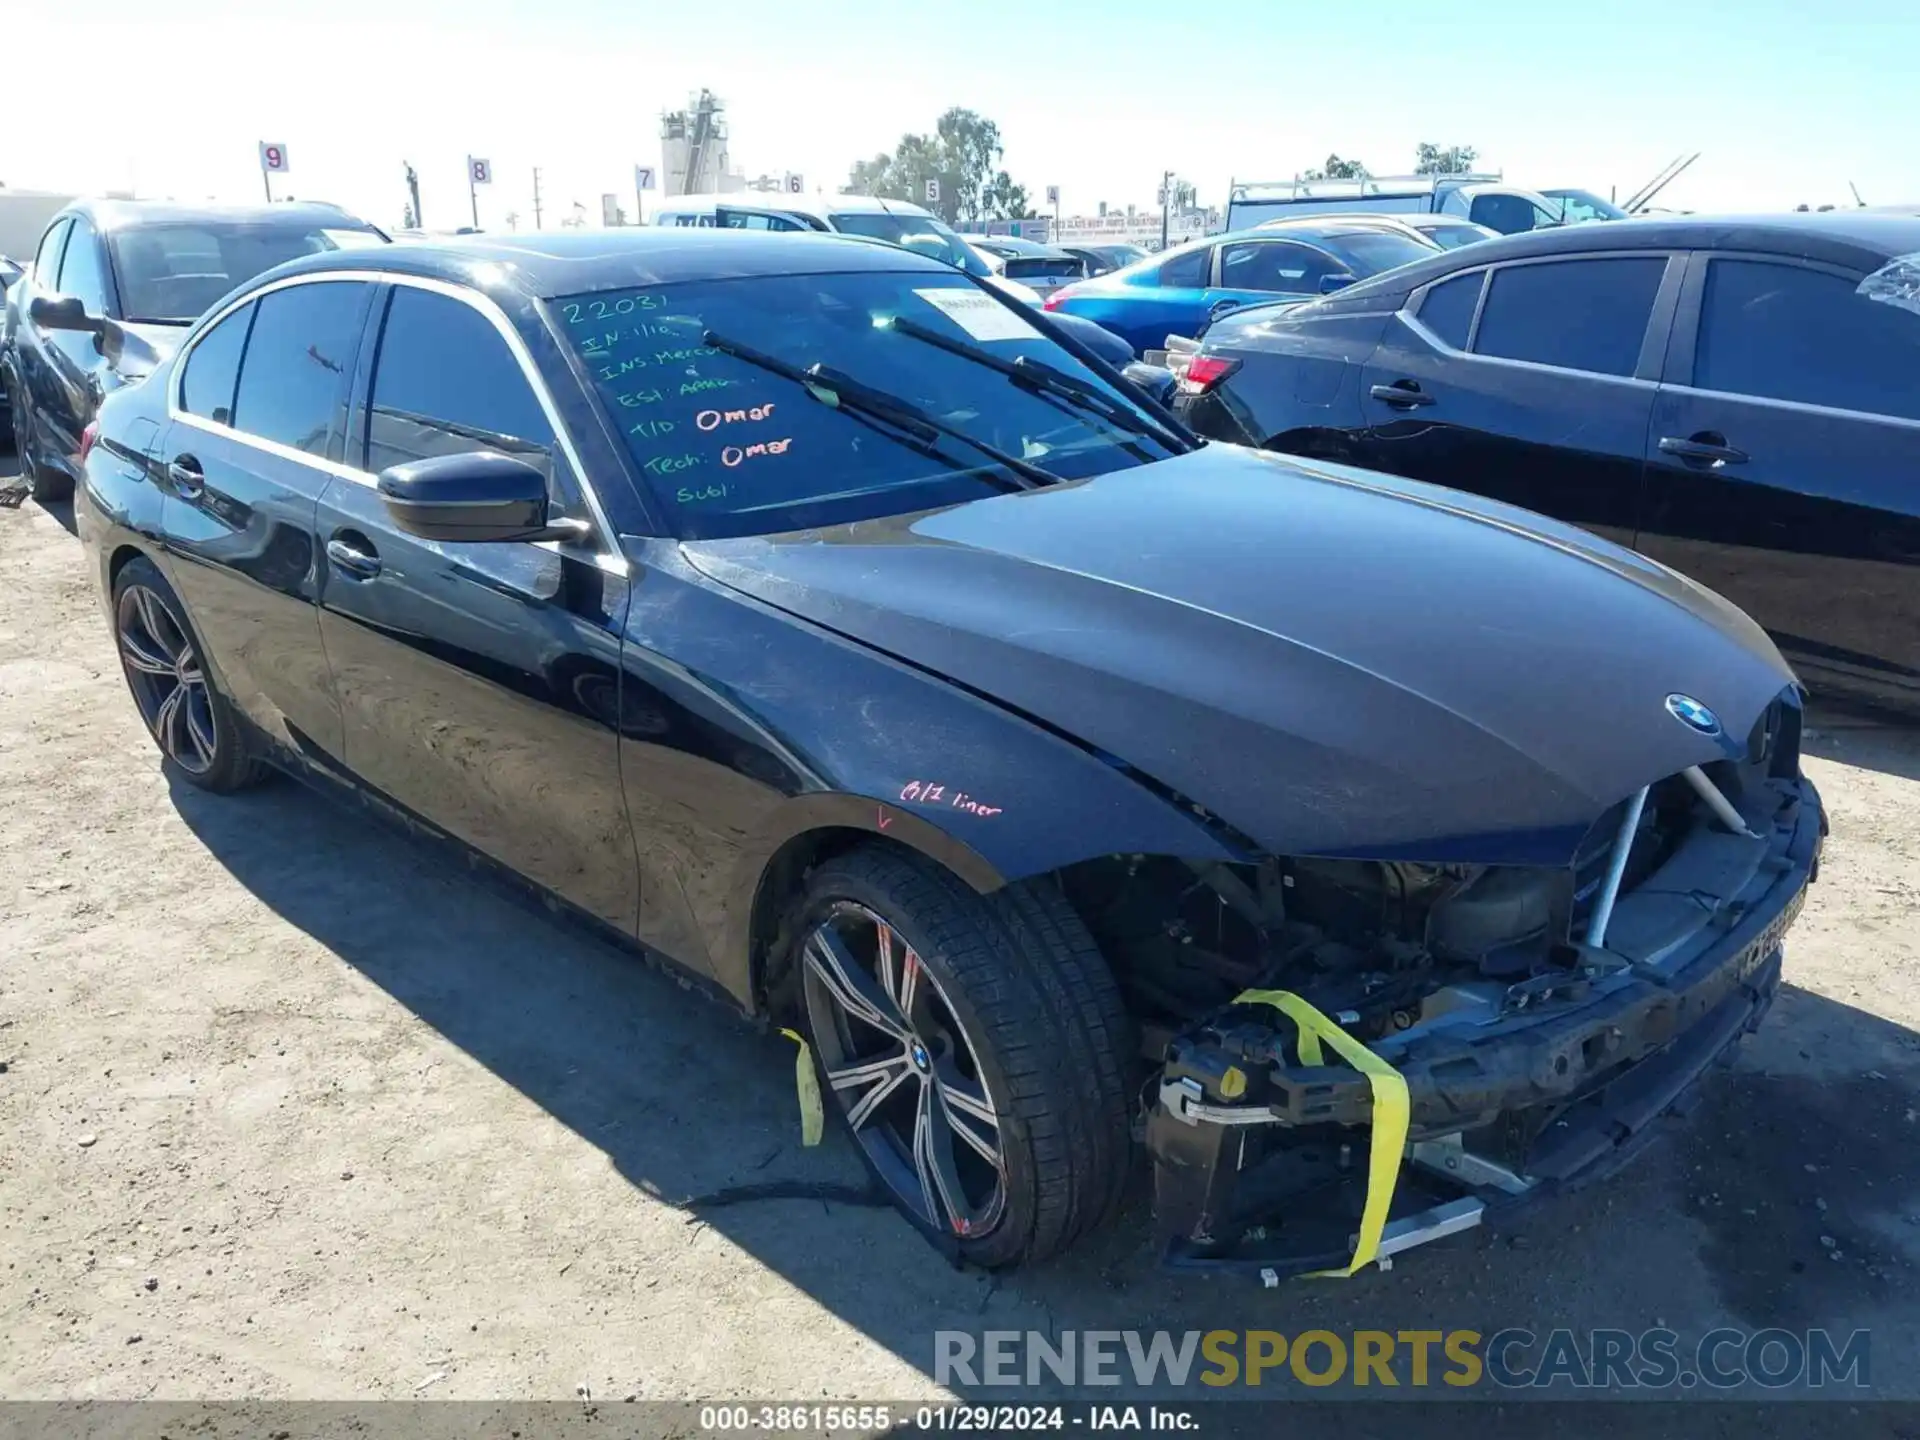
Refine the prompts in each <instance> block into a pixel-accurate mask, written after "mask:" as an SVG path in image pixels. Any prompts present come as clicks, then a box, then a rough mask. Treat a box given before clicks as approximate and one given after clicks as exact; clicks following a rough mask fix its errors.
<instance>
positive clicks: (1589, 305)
mask: <svg viewBox="0 0 1920 1440" xmlns="http://www.w3.org/2000/svg"><path fill="white" fill-rule="evenodd" d="M1666 270H1667V261H1666V257H1665V256H1663V255H1627V256H1617V257H1616V256H1607V257H1595V258H1588V259H1579V260H1554V261H1550V262H1547V263H1545V264H1538V265H1510V266H1505V267H1503V268H1501V269H1498V270H1495V271H1494V272H1493V279H1492V285H1491V288H1490V289H1489V290H1488V291H1487V299H1486V304H1485V305H1484V306H1483V307H1482V308H1481V313H1480V328H1479V330H1478V331H1476V332H1475V334H1474V337H1473V349H1474V353H1475V354H1476V355H1493V356H1498V357H1499V358H1501V359H1505V360H1530V361H1532V362H1534V363H1535V364H1538V365H1557V366H1559V367H1561V368H1562V369H1566V370H1586V371H1591V372H1592V373H1593V374H1596V375H1631V374H1632V373H1633V370H1634V366H1635V365H1636V364H1637V363H1638V362H1639V359H1640V347H1641V344H1642V342H1644V341H1645V339H1646V335H1647V322H1648V321H1649V320H1651V319H1652V318H1653V302H1654V298H1655V297H1656V296H1657V295H1658V294H1659V293H1660V281H1661V277H1662V276H1664V275H1665V274H1666Z"/></svg>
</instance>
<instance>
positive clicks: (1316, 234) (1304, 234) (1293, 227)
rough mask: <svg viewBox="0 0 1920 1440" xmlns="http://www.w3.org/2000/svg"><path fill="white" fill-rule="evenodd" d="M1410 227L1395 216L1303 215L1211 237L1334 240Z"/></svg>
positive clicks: (1221, 238)
mask: <svg viewBox="0 0 1920 1440" xmlns="http://www.w3.org/2000/svg"><path fill="white" fill-rule="evenodd" d="M1410 228H1411V227H1410V226H1408V224H1407V222H1406V221H1405V220H1402V219H1401V218H1400V217H1398V216H1396V215H1389V214H1385V213H1382V214H1378V215H1367V214H1360V215H1338V214H1335V215H1324V214H1323V215H1302V216H1299V217H1298V218H1294V217H1291V216H1281V217H1279V218H1277V219H1273V220H1266V221H1262V222H1261V223H1260V224H1258V225H1255V226H1253V227H1251V228H1250V229H1246V230H1230V231H1228V232H1227V233H1226V234H1224V235H1209V236H1208V237H1207V238H1208V239H1209V240H1214V241H1219V240H1272V239H1274V238H1275V237H1276V236H1291V237H1292V238H1294V239H1296V240H1331V239H1334V238H1336V237H1338V236H1341V235H1355V234H1359V233H1360V232H1362V231H1367V230H1390V231H1394V232H1397V233H1400V234H1404V233H1406V231H1407V230H1408V229H1410Z"/></svg>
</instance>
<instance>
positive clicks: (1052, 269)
mask: <svg viewBox="0 0 1920 1440" xmlns="http://www.w3.org/2000/svg"><path fill="white" fill-rule="evenodd" d="M1086 271H1087V262H1086V261H1084V260H1079V259H1076V258H1074V257H1073V256H1071V255H1062V256H1060V257H1059V258H1058V259H1052V258H1049V257H1047V256H1044V255H1041V256H1032V255H1028V256H1017V257H1014V258H1012V259H1009V260H1008V261H1007V266H1006V275H1007V278H1008V279H1010V280H1058V279H1063V278H1065V279H1076V280H1077V279H1079V278H1080V277H1081V276H1082V275H1084V274H1086Z"/></svg>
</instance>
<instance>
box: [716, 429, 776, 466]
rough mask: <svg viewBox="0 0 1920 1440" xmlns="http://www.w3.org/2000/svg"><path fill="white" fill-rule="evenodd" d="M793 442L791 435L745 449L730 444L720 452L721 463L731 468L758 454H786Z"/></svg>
mask: <svg viewBox="0 0 1920 1440" xmlns="http://www.w3.org/2000/svg"><path fill="white" fill-rule="evenodd" d="M792 443H793V437H792V436H791V435H789V436H788V437H787V438H786V439H784V440H769V441H767V442H766V444H764V445H749V446H747V447H746V448H745V449H742V448H741V447H740V446H738V445H729V446H727V447H726V448H725V449H723V450H722V451H721V452H720V463H721V464H722V465H725V466H726V467H727V468H728V469H729V470H731V469H732V468H733V467H734V466H736V465H739V464H742V463H744V462H745V461H748V460H751V459H753V458H755V457H756V456H760V455H784V454H786V453H787V447H788V446H789V445H791V444H792Z"/></svg>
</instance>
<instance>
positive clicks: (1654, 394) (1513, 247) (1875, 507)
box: [1180, 211, 1920, 709]
mask: <svg viewBox="0 0 1920 1440" xmlns="http://www.w3.org/2000/svg"><path fill="white" fill-rule="evenodd" d="M1916 253H1920V219H1915V218H1911V217H1902V216H1895V215H1873V214H1865V213H1861V212H1858V211H1836V212H1833V213H1831V214H1806V215H1775V216H1764V217H1759V218H1753V219H1712V218H1706V217H1698V218H1695V217H1688V218H1675V219H1669V220H1656V219H1646V220H1638V221H1635V223H1633V224H1632V225H1579V226H1570V227H1565V228H1561V229H1556V230H1552V231H1547V232H1540V233H1535V234H1531V235H1524V236H1510V237H1507V238H1504V239H1501V240H1498V241H1488V242H1487V243H1485V244H1484V245H1475V246H1470V247H1468V248H1466V249H1463V250H1456V251H1453V252H1450V253H1449V254H1447V255H1446V256H1445V257H1443V258H1436V259H1434V260H1432V261H1430V262H1428V263H1426V264H1423V265H1418V266H1414V267H1411V268H1409V269H1407V270H1405V271H1401V272H1396V273H1395V274H1392V275H1388V276H1383V277H1381V278H1380V279H1378V280H1375V281H1373V282H1370V283H1367V284H1364V285H1359V286H1356V287H1354V288H1353V289H1351V290H1348V291H1345V292H1343V293H1342V294H1340V295H1338V296H1335V297H1332V298H1331V299H1328V300H1324V301H1320V302H1318V303H1312V304H1306V305H1301V306H1296V307H1291V308H1288V309H1284V310H1281V309H1275V310H1268V311H1262V312H1259V313H1258V314H1252V315H1248V316H1245V317H1240V316H1234V317H1229V318H1227V319H1225V320H1222V321H1220V322H1219V323H1216V324H1215V325H1213V326H1212V327H1211V328H1210V329H1209V330H1208V332H1207V334H1206V337H1205V339H1204V341H1203V342H1202V343H1201V345H1200V346H1199V349H1198V352H1197V354H1196V355H1195V356H1194V357H1193V359H1192V360H1191V361H1190V362H1189V364H1188V366H1187V369H1186V374H1185V378H1184V379H1183V380H1182V382H1181V390H1182V391H1183V395H1182V398H1181V401H1180V404H1181V408H1182V409H1183V410H1184V412H1185V415H1186V418H1187V420H1188V421H1189V423H1190V424H1192V425H1193V427H1194V428H1195V429H1197V430H1199V431H1200V432H1201V433H1203V434H1206V435H1210V436H1213V437H1216V438H1222V439H1233V440H1239V441H1244V442H1246V443H1249V444H1254V445H1262V446H1267V447H1270V448H1274V449H1280V450H1288V451H1294V452H1297V453H1306V454H1315V455H1322V456H1328V457H1332V458H1337V459H1341V460H1347V461H1351V462H1353V463H1355V464H1359V465H1365V466H1370V467H1373V468H1376V469H1380V470H1390V471H1393V472H1394V473H1396V474H1400V475H1408V476H1413V477H1415V478H1418V479H1423V480H1433V481H1437V482H1439V483H1441V484H1445V485H1452V486H1456V487H1458V488H1460V489H1463V490H1473V491H1477V492H1479V493H1481V494H1483V495H1491V496H1494V497H1495V498H1497V499H1501V500H1509V501H1512V502H1513V503H1515V504H1517V505H1524V506H1526V507H1528V508H1529V509H1533V510H1540V511H1544V512H1545V513H1547V514H1549V515H1554V516H1558V517H1560V518H1562V519H1566V520H1571V521H1573V522H1575V523H1577V524H1580V525H1584V526H1586V527H1587V528H1588V529H1591V530H1595V531H1598V532H1599V533H1601V534H1603V535H1606V536H1609V537H1610V538H1613V539H1616V540H1620V541H1622V542H1623V543H1626V544H1629V545H1633V546H1634V547H1636V548H1637V549H1639V550H1641V551H1642V552H1644V553H1645V554H1647V555H1650V556H1652V557H1653V558H1654V559H1656V560H1659V561H1662V562H1664V563H1666V564H1668V565H1671V566H1672V567H1673V568H1675V569H1677V570H1679V571H1681V572H1683V573H1685V574H1687V575H1690V576H1692V577H1694V578H1695V579H1697V580H1699V581H1700V582H1701V583H1703V584H1705V585H1707V586H1709V587H1711V588H1712V589H1714V590H1717V591H1719V592H1720V593H1722V594H1724V595H1726V596H1727V597H1728V598H1729V599H1731V600H1733V601H1734V602H1735V603H1736V604H1738V605H1739V606H1740V607H1741V608H1742V609H1744V610H1746V611H1747V612H1748V613H1749V614H1751V615H1752V616H1753V617H1754V618H1755V619H1756V620H1758V621H1759V622H1760V623H1761V624H1763V625H1764V626H1766V628H1767V629H1768V630H1770V631H1771V632H1772V633H1773V635H1774V638H1775V639H1776V640H1777V641H1778V642H1779V643H1780V646H1781V648H1782V649H1783V650H1784V651H1785V652H1786V653H1787V655H1788V657H1789V658H1790V659H1791V660H1793V662H1794V664H1795V665H1796V667H1797V668H1798V669H1799V671H1800V673H1801V675H1802V676H1803V677H1804V678H1806V679H1807V680H1808V681H1809V683H1810V684H1812V685H1813V687H1814V688H1815V689H1816V690H1828V691H1833V692H1835V693H1845V694H1848V695H1851V696H1854V697H1855V698H1860V699H1867V700H1872V701H1876V702H1882V703H1892V704H1898V705H1901V706H1904V707H1911V708H1915V709H1920V485H1916V484H1915V480H1914V477H1915V476H1916V475H1920V313H1916V312H1920V264H1917V263H1916V262H1914V261H1913V260H1911V259H1902V258H1901V257H1909V256H1913V255H1914V254H1916Z"/></svg>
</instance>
